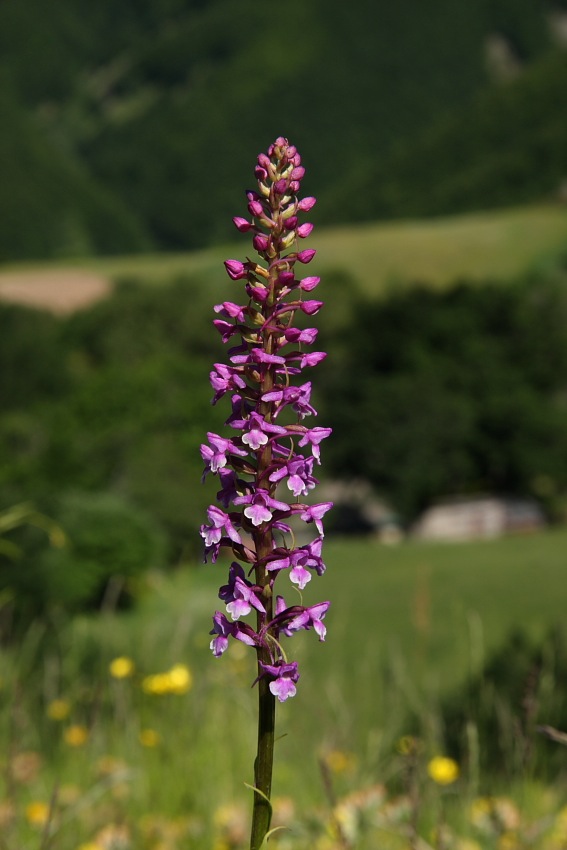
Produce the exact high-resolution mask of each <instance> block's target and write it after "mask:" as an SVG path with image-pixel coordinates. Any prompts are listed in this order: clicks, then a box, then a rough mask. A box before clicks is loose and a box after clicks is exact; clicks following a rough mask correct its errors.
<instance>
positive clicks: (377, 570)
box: [0, 0, 567, 850]
mask: <svg viewBox="0 0 567 850" xmlns="http://www.w3.org/2000/svg"><path fill="white" fill-rule="evenodd" d="M258 8H259V7H258V4H257V3H255V2H252V0H211V2H207V3H205V2H202V1H201V0H143V2H142V0H123V2H121V3H120V4H118V5H117V4H114V3H112V4H111V3H110V2H109V0H99V2H97V3H96V4H90V5H87V6H85V5H84V4H79V3H78V2H77V0H60V2H59V3H58V4H56V5H55V6H52V7H50V9H49V14H46V10H45V8H44V4H43V3H40V0H20V2H19V3H18V4H13V3H12V4H9V3H5V4H0V121H1V122H2V128H3V129H2V133H1V134H0V206H1V208H2V210H3V215H2V223H1V224H0V850H244V848H245V847H247V846H248V845H247V841H248V832H249V818H250V808H251V798H252V791H251V790H250V787H249V786H250V784H251V783H252V781H253V764H252V760H253V755H254V748H255V738H256V719H257V717H256V711H257V705H256V703H257V694H256V689H251V688H250V683H251V681H252V679H253V676H254V670H253V658H252V653H249V652H248V651H247V650H246V648H245V647H244V646H243V645H241V644H240V643H237V642H234V641H233V644H234V645H232V646H231V648H230V650H229V651H228V652H227V654H226V655H225V656H224V657H223V658H222V659H220V660H219V659H215V658H213V657H212V655H211V652H210V649H209V641H210V635H209V631H210V628H211V615H212V614H213V612H214V611H215V610H216V609H217V608H218V607H220V603H219V601H218V587H219V585H220V584H223V583H224V582H225V580H226V572H227V569H228V566H229V565H228V562H225V561H224V560H221V561H220V562H219V563H218V564H203V563H202V551H201V542H202V541H201V539H200V537H199V532H198V529H199V526H200V524H201V522H203V520H204V515H205V510H206V507H207V505H208V504H209V503H210V502H211V501H212V500H214V497H215V490H216V489H217V488H216V486H215V484H214V482H212V483H211V481H210V480H208V481H207V482H206V483H205V484H204V485H203V484H201V474H202V461H201V457H200V453H199V447H200V444H201V443H202V442H203V440H204V439H205V435H206V432H207V431H218V432H219V433H222V430H221V429H222V428H223V425H222V423H223V421H224V420H225V418H226V415H227V410H226V409H221V408H223V404H222V402H221V403H220V404H219V405H218V406H215V407H212V406H211V404H210V399H211V395H212V391H211V388H210V384H209V372H210V370H211V368H212V364H213V363H215V362H219V361H224V359H225V357H226V350H225V349H224V348H223V346H222V345H221V343H220V340H219V339H218V335H217V333H216V331H215V330H214V329H213V328H212V326H211V319H212V318H213V315H214V314H213V305H215V304H217V303H218V302H221V301H223V300H227V299H229V300H234V301H238V300H239V297H240V296H239V295H238V294H237V287H238V285H239V284H238V283H235V282H234V281H232V280H229V279H228V278H227V276H226V274H225V272H224V269H223V260H225V259H227V258H229V257H232V258H238V259H242V260H243V259H244V258H245V256H246V255H247V253H249V252H250V251H251V250H252V249H251V248H250V246H249V244H248V240H247V238H246V237H242V236H241V237H238V236H235V231H234V229H233V228H232V223H231V218H232V216H234V215H240V214H242V213H243V212H244V210H245V195H244V191H245V190H246V189H247V188H248V187H249V186H251V185H252V183H253V179H254V177H253V167H254V162H255V159H254V158H255V156H256V154H257V153H258V152H259V151H260V150H265V149H266V147H267V146H268V145H269V144H270V142H271V141H273V138H275V137H276V136H277V135H279V134H280V133H282V134H284V135H287V136H289V138H290V141H291V142H293V143H294V144H296V145H297V146H298V149H299V150H300V152H301V154H302V157H303V163H304V164H305V166H306V169H307V174H306V178H305V183H304V186H305V192H306V193H308V194H313V195H316V196H317V198H318V203H317V206H316V207H315V208H314V210H313V213H312V214H310V217H311V216H312V218H313V222H314V224H315V225H316V227H315V230H314V234H313V236H312V237H309V239H308V240H307V241H306V246H307V247H313V248H316V249H317V257H316V258H315V259H314V260H313V263H312V264H311V265H310V266H309V272H308V273H309V274H317V275H320V276H321V278H322V282H321V285H320V289H318V290H317V292H318V293H320V295H321V298H322V300H323V301H324V302H325V308H324V310H323V311H322V312H321V314H320V315H318V316H317V326H318V327H319V328H320V334H319V341H318V346H320V347H321V348H322V349H325V350H326V351H328V352H329V356H328V358H327V360H326V361H324V362H323V363H322V364H321V365H320V366H319V367H318V369H317V370H316V371H315V373H314V377H313V385H314V396H315V398H316V405H317V408H318V409H319V411H320V422H319V421H318V424H321V425H325V426H326V425H330V426H332V427H333V436H332V438H331V439H329V440H328V441H326V444H325V445H324V446H323V451H322V459H323V465H322V466H321V469H320V479H321V486H320V488H319V489H318V490H316V494H317V500H318V501H321V500H323V499H327V498H332V499H333V500H335V502H336V507H335V509H334V511H333V512H332V513H330V514H329V515H328V516H329V522H328V526H326V528H327V527H328V534H327V537H326V542H325V548H324V560H325V564H326V566H327V570H326V573H325V575H324V576H323V577H322V578H321V579H319V578H314V580H313V581H312V582H311V583H310V584H308V585H307V587H306V588H305V590H304V591H303V592H302V596H303V599H304V602H305V603H306V604H309V603H310V602H314V601H315V600H316V599H317V600H319V599H329V600H330V601H331V603H332V607H331V609H330V611H329V614H328V616H327V620H326V623H327V625H328V635H327V639H326V641H325V642H324V643H319V642H318V641H317V640H316V637H315V636H314V635H313V634H309V635H306V634H301V635H298V636H296V637H295V641H294V643H295V647H294V648H296V649H297V655H298V657H299V660H300V662H301V671H302V672H301V679H300V682H299V685H298V693H297V696H296V697H295V698H294V699H293V700H290V701H289V702H287V703H285V704H283V705H281V706H279V705H278V721H277V735H278V736H279V737H278V740H277V744H276V760H275V777H274V801H273V802H274V825H276V826H277V827H282V828H281V829H278V831H276V832H275V833H274V834H273V835H272V836H271V837H270V840H269V842H268V845H267V846H268V847H272V846H273V847H274V848H276V850H277V848H279V850H308V848H309V850H378V848H380V849H381V848H384V850H565V848H567V748H566V744H567V690H566V686H565V682H566V681H567V630H566V628H565V611H566V609H567V593H566V590H565V588H566V585H565V569H566V567H567V556H566V552H567V531H566V521H567V428H566V427H565V426H566V412H567V379H566V377H565V376H566V375H567V333H566V330H567V209H566V198H567V195H566V191H567V190H566V179H567V118H566V113H565V109H564V98H565V90H566V88H565V86H566V84H567V52H566V45H567V39H566V35H565V34H566V32H567V3H566V2H565V0H553V2H551V0H550V2H549V3H541V4H540V3H533V2H532V0H518V2H514V3H510V2H509V1H508V0H474V2H471V3H467V4H454V3H451V2H448V0H431V2H429V3H427V4H422V3H419V2H418V0H411V2H409V3H407V4H399V5H395V4H394V5H392V4H387V3H385V2H382V0H373V2H370V0H355V2H354V3H351V4H343V3H341V2H339V0H325V2H323V0H313V2H309V3H305V2H304V0H291V2H288V3H287V4H286V7H285V10H284V9H283V8H282V9H281V10H278V11H277V15H278V20H277V23H273V22H270V16H271V15H272V14H274V12H273V11H272V10H267V9H266V10H262V13H261V14H262V19H261V21H259V11H258ZM225 407H226V406H225ZM327 443H328V445H327ZM318 475H319V473H318ZM432 510H437V511H438V512H439V513H438V514H432V513H431V511H432ZM467 511H468V513H467ZM482 511H485V512H492V513H490V514H488V513H486V515H485V514H482ZM435 516H437V518H438V519H439V517H441V519H442V520H443V523H441V524H438V526H437V529H438V530H439V528H441V527H442V534H440V533H439V531H438V536H437V537H435V535H434V534H433V532H432V529H433V528H434V526H435V523H434V522H433V521H432V517H433V519H434V518H435ZM495 516H496V517H497V527H495V526H494V518H495ZM463 517H464V520H463ZM428 518H429V519H428ZM488 521H492V525H490V528H489V527H488V525H486V522H488ZM459 522H460V523H461V525H458V523H459ZM463 522H464V523H465V525H464V526H463V525H462V523H463ZM463 529H464V530H463ZM428 534H429V537H428ZM440 537H441V538H442V539H440Z"/></svg>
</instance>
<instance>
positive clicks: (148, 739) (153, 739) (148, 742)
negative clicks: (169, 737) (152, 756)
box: [140, 729, 161, 747]
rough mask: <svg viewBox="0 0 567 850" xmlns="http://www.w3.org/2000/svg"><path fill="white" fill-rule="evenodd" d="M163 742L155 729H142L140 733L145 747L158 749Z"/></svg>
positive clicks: (141, 741) (141, 742)
mask: <svg viewBox="0 0 567 850" xmlns="http://www.w3.org/2000/svg"><path fill="white" fill-rule="evenodd" d="M160 742H161V735H160V734H159V732H156V731H155V729H142V730H141V731H140V744H141V745H142V746H143V747H157V745H158V744H159V743H160Z"/></svg>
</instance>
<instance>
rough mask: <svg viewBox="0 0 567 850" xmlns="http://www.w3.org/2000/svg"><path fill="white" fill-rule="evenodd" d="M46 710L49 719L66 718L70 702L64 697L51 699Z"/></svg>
mask: <svg viewBox="0 0 567 850" xmlns="http://www.w3.org/2000/svg"><path fill="white" fill-rule="evenodd" d="M46 711H47V716H48V717H49V719H50V720H66V719H67V717H69V713H70V711H71V703H70V702H69V701H68V700H66V699H53V700H51V702H50V703H49V704H48V706H47V709H46Z"/></svg>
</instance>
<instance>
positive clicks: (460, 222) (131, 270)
mask: <svg viewBox="0 0 567 850" xmlns="http://www.w3.org/2000/svg"><path fill="white" fill-rule="evenodd" d="M308 242H309V245H310V246H311V245H312V247H315V248H317V249H318V253H319V256H318V257H317V258H316V259H315V260H314V261H313V263H312V265H311V266H310V267H309V269H310V272H311V271H312V272H313V273H322V274H324V273H325V271H328V270H333V271H334V270H341V271H345V272H347V273H348V274H349V275H351V276H352V278H353V279H354V280H355V281H356V282H357V284H358V285H359V286H360V288H361V291H362V292H364V293H366V294H370V295H374V294H379V293H380V292H381V291H383V289H384V288H385V287H387V286H389V285H394V284H396V283H398V282H400V281H401V282H405V281H410V282H415V281H419V282H423V283H427V284H431V285H435V286H443V285H445V284H447V283H450V282H452V281H454V280H456V279H458V278H467V279H470V280H483V279H493V280H507V279H511V278H514V277H516V276H517V275H520V274H523V273H525V272H527V271H531V270H534V269H541V268H545V267H546V266H548V265H550V264H553V262H554V261H556V260H557V258H558V256H564V254H565V250H566V247H567V210H566V209H565V207H564V206H561V205H559V204H553V205H551V204H549V205H537V206H525V207H516V208H512V209H504V210H496V211H489V212H479V213H474V214H466V215H456V216H451V217H446V218H432V219H424V220H417V221H411V220H410V221H399V222H380V223H376V224H360V225H348V226H341V227H327V228H324V227H320V228H317V229H316V231H315V235H314V237H313V239H311V240H308ZM248 250H249V247H248V241H247V240H246V239H245V238H242V239H240V240H235V241H234V242H233V243H230V244H228V245H223V246H216V247H214V248H210V249H207V250H202V251H195V252H192V253H186V254H183V253H181V254H158V255H149V256H146V255H140V256H128V257H108V258H89V259H85V260H81V261H77V260H68V261H66V262H65V263H64V264H62V267H65V268H69V267H71V268H76V269H78V270H81V269H88V270H91V271H96V272H98V273H100V274H102V275H104V276H107V277H108V278H110V279H116V278H117V277H128V276H134V277H136V278H140V279H142V280H143V279H147V280H151V281H154V282H155V281H160V280H162V281H165V280H170V279H171V278H172V277H173V276H175V275H179V274H188V275H191V276H198V277H201V278H202V279H203V280H204V281H206V282H207V284H208V285H211V286H213V287H214V286H215V281H217V280H219V279H220V280H222V281H224V272H223V269H222V261H223V260H224V259H226V258H228V257H236V258H240V257H241V256H243V255H245V254H246V252H247V251H248ZM59 265H61V264H59ZM56 267H57V264H54V263H50V264H39V263H34V264H29V263H28V264H25V265H24V264H22V265H14V264H11V265H10V266H6V267H3V268H2V269H0V281H1V276H2V271H14V270H17V269H21V270H30V269H37V270H38V271H41V269H50V270H53V268H56ZM219 275H220V278H219Z"/></svg>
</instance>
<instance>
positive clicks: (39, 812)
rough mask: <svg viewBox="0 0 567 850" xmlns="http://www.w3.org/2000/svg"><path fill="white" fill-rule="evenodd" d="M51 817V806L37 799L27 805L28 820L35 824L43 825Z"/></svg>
mask: <svg viewBox="0 0 567 850" xmlns="http://www.w3.org/2000/svg"><path fill="white" fill-rule="evenodd" d="M48 817H49V806H48V805H47V803H42V802H41V801H39V800H36V801H35V802H33V803H28V805H27V806H26V820H27V821H28V823H31V824H33V825H34V826H43V824H45V823H47V818H48Z"/></svg>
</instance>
